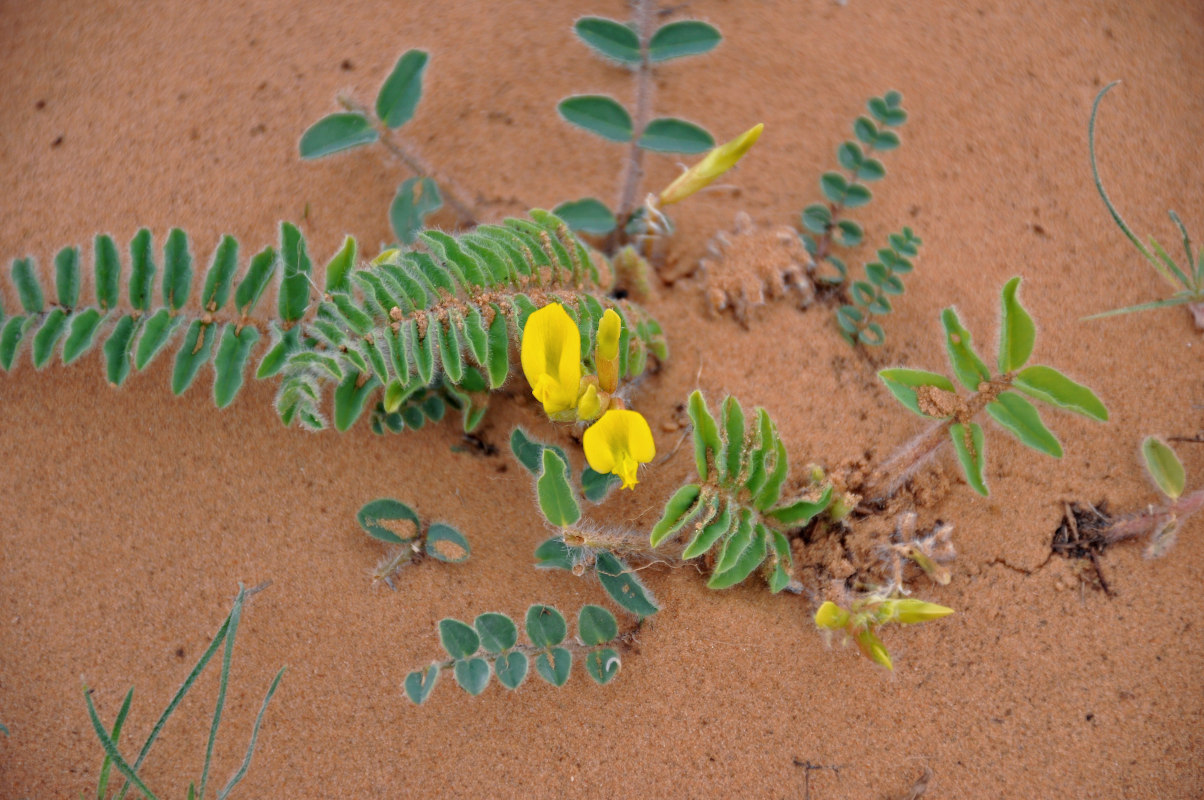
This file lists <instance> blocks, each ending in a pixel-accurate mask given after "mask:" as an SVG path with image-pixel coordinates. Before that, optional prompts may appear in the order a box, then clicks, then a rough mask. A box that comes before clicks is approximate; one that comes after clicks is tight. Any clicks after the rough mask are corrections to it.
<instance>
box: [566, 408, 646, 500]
mask: <svg viewBox="0 0 1204 800" xmlns="http://www.w3.org/2000/svg"><path fill="white" fill-rule="evenodd" d="M581 444H582V446H583V447H584V448H585V459H586V460H587V461H588V462H589V465H590V467H592V468H593V469H594V471H595V472H602V473H607V472H610V473H614V474H615V475H618V476H619V477H620V478H622V479H623V488H624V489H630V488H632V487H634V486H635V485H636V483H637V482H638V481H637V480H636V470H637V469H638V468H639V465H640V464H646V463H648V462H649V461H651V460H652V459H653V458H655V457H656V442H654V441H653V439H652V429H651V428H650V427H648V421H647V420H645V419H644V417H643V415H641V414H640V413H639V412H638V411H628V410H626V409H611V410H609V411H607V412H606V413H605V414H603V415H602V418H601V419H599V420H598V421H597V422H595V423H594V424H593V425H591V426H590V427H589V428H588V429H586V431H585V435H584V436H583V437H582V439H581Z"/></svg>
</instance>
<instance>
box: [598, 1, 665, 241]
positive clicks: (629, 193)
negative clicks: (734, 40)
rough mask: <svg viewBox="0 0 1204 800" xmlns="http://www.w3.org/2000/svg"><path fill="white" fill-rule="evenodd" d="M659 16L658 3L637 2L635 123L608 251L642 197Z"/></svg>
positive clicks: (621, 234)
mask: <svg viewBox="0 0 1204 800" xmlns="http://www.w3.org/2000/svg"><path fill="white" fill-rule="evenodd" d="M655 15H656V0H635V33H636V36H638V37H639V39H640V66H639V68H638V69H636V73H635V77H636V84H635V121H634V126H633V129H632V137H631V147H630V149H629V151H628V155H627V170H626V172H625V173H624V176H623V189H622V192H621V193H620V195H619V209H618V213H617V214H616V215H615V217H616V218H617V220H618V225H617V226H616V227H615V229H614V230H613V231H611V233H610V236H609V237H607V242H606V246H607V249H608V250H610V249H613V248H614V246H615V245H616V244H618V243H619V242H620V241H621V240H622V237H623V236H624V233H623V230H624V228H626V226H627V222H628V220H629V219H630V217H631V215H632V214H633V213H634V212H635V208H636V203H637V198H636V195H637V194H639V188H640V180H641V179H642V178H643V177H644V149H643V148H642V147H640V145H639V141H640V137H641V136H643V135H644V128H646V127H647V126H648V118H649V117H650V116H651V115H652V61H651V60H650V59H649V58H648V43H649V42H650V41H651V39H652V18H653V17H654V16H655Z"/></svg>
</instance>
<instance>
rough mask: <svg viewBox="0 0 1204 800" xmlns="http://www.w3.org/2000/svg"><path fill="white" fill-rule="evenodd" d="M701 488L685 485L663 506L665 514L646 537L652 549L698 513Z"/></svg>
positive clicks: (693, 484)
mask: <svg viewBox="0 0 1204 800" xmlns="http://www.w3.org/2000/svg"><path fill="white" fill-rule="evenodd" d="M701 492H702V487H701V486H699V485H698V484H696V483H690V484H687V485H685V486H683V487H681V488H680V489H678V490H677V491H676V492H675V493H674V494H673V497H671V498H669V502H668V503H666V504H665V512H664V514H662V515H661V518H660V521H659V522H657V523H656V524H655V525H653V526H652V533H651V535H650V536H649V537H648V541H649V543H650V544H651V545H652V546H653V547H658V546H659V545H660V543H661V542H663V541H664V540H665V539H667V538H668V537H670V536H672V535H674V534H676V533H677V532H678V531H680V530H681V529H682V526H683V525H685V524H686V523H687V522H689V521H690V519H691V518H692V517H693V516H694V515H695V514H696V513H697V512H698V509H699V505H700V503H699V497H700V494H701Z"/></svg>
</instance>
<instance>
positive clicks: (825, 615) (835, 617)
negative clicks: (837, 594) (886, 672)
mask: <svg viewBox="0 0 1204 800" xmlns="http://www.w3.org/2000/svg"><path fill="white" fill-rule="evenodd" d="M952 613H953V609H951V608H946V607H945V606H939V605H937V604H936V603H928V602H925V601H923V600H913V599H911V598H905V597H893V596H888V595H883V594H877V593H870V594H863V595H859V596H857V597H855V598H854V599H852V600H851V601H850V602H849V604H848V608H844V607H843V606H840V605H838V604H836V603H834V602H832V601H831V600H827V601H825V602H824V603H823V605H821V606H820V607H819V610H817V611H816V612H815V624H816V626H817V627H819V628H820V629H821V630H824V631H840V632H842V633H843V634H844V636H845V637H846V639H851V640H852V641H853V642H855V643H856V644H857V647H858V649H860V650H861V653H862V654H863V655H864V656H865V657H866V658H868V659H870V660H871V661H873V662H874V663H876V664H879V665H881V666H883V667H886V668H887V669H890V670H893V669H894V666H893V665H892V664H891V660H890V653H888V652H887V651H886V645H884V644H883V643H882V640H881V639H879V638H878V629H879V628H881V627H882V626H884V625H890V624H900V625H914V624H916V623H920V622H928V621H930V620H934V619H940V618H941V617H945V616H948V615H949V614H952Z"/></svg>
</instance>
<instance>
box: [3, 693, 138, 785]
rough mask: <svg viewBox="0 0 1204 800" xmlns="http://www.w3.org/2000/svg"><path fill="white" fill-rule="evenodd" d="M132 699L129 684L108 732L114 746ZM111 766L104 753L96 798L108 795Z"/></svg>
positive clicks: (109, 759) (111, 760)
mask: <svg viewBox="0 0 1204 800" xmlns="http://www.w3.org/2000/svg"><path fill="white" fill-rule="evenodd" d="M133 700H134V688H133V687H132V686H131V687H130V690H129V691H128V692H126V695H125V700H124V701H122V703H121V708H120V709H119V710H118V712H117V719H115V720H114V721H113V732H112V733H111V734H110V738H112V740H113V745H114V747H116V745H117V743H118V742H120V741H121V728H122V726H124V725H125V718H126V716H127V715H128V714H129V713H130V703H132V702H133ZM0 729H3V731H4V735H5V736H8V729H7V728H5V727H4V726H3V725H0ZM112 766H113V759H112V758H110V757H109V756H108V755H107V754H106V755H105V758H104V761H103V762H101V765H100V778H99V779H98V780H97V782H96V797H97V800H105V798H106V797H107V796H108V793H109V789H108V787H109V770H110V768H111V767H112ZM81 797H82V796H81Z"/></svg>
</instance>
